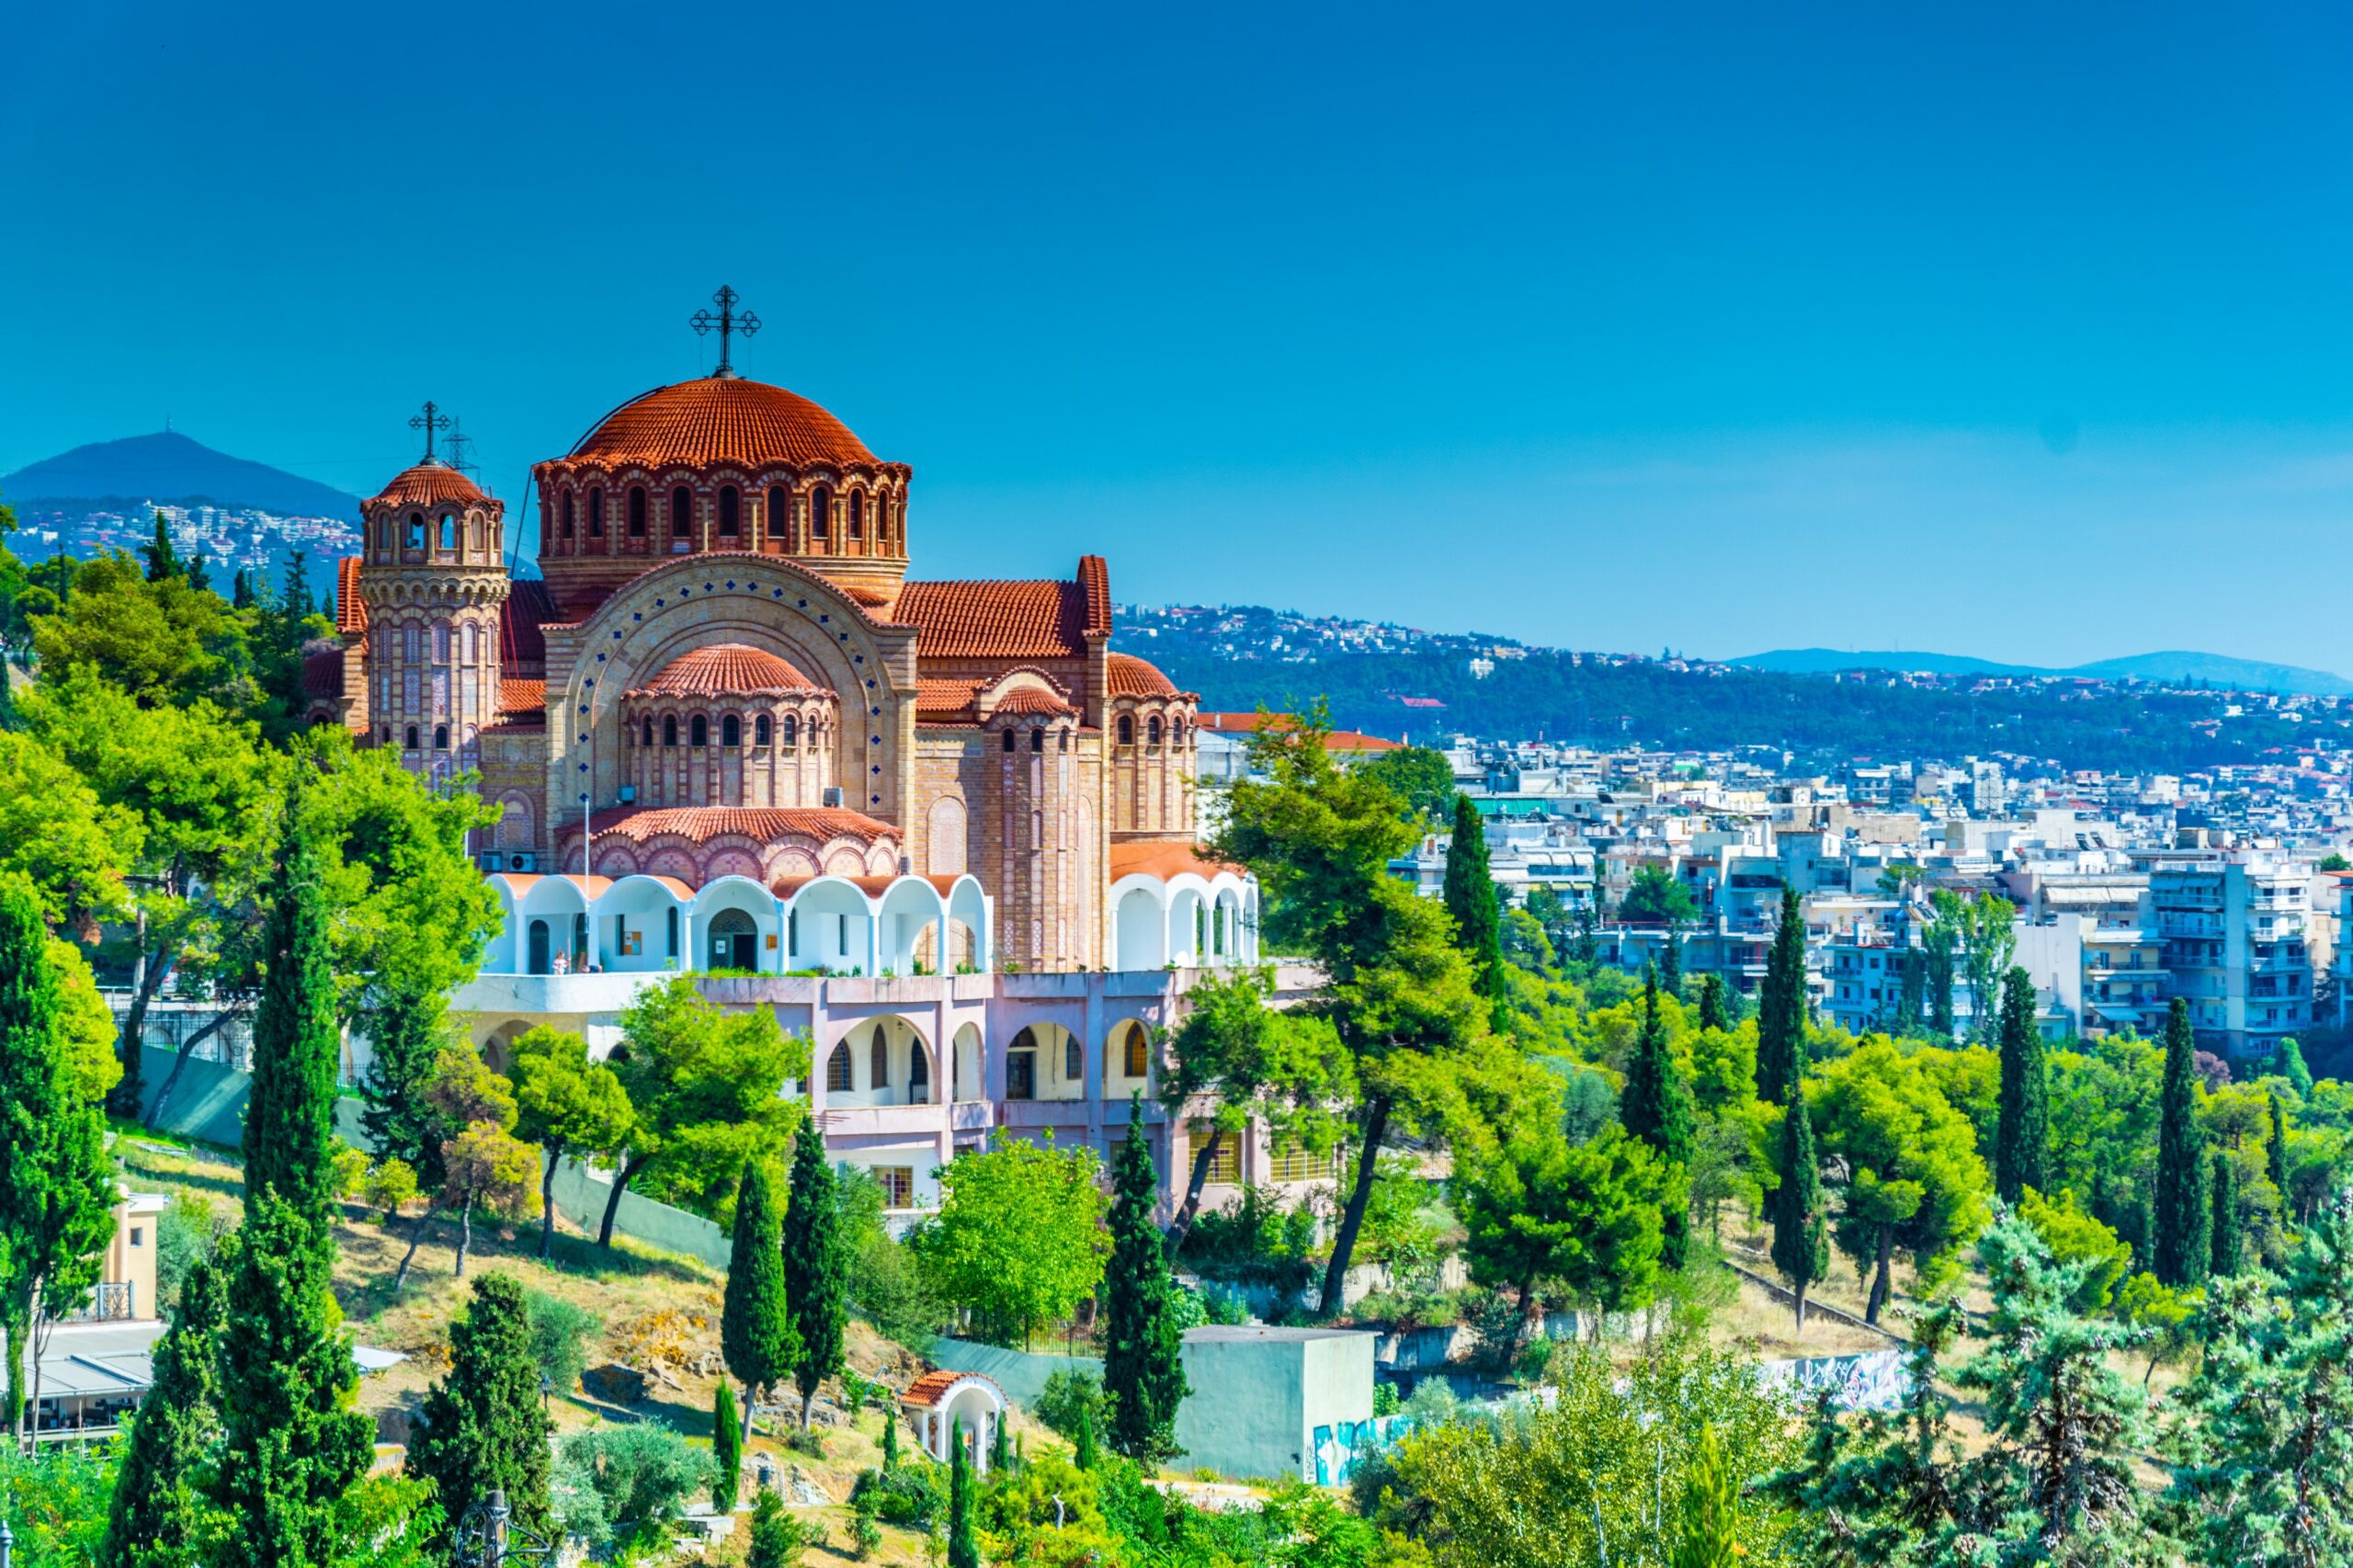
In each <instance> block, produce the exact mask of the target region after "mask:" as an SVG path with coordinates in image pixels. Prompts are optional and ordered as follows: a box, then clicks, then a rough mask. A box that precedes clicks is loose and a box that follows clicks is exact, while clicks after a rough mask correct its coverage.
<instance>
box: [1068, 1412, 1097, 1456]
mask: <svg viewBox="0 0 2353 1568" xmlns="http://www.w3.org/2000/svg"><path fill="white" fill-rule="evenodd" d="M1099 1457H1100V1456H1099V1455H1098V1454H1097V1451H1096V1448H1095V1407H1094V1406H1093V1405H1091V1404H1082V1405H1080V1406H1079V1407H1078V1430H1077V1431H1076V1432H1074V1433H1073V1434H1071V1440H1070V1462H1071V1463H1073V1464H1074V1465H1076V1466H1077V1467H1078V1468H1079V1469H1081V1470H1093V1469H1094V1468H1095V1461H1096V1460H1097V1458H1099Z"/></svg>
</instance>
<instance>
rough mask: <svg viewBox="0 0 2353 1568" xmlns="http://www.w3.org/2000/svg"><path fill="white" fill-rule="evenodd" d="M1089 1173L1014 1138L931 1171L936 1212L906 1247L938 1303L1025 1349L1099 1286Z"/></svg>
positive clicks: (1048, 1149) (1096, 1211)
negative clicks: (936, 1173) (1043, 1327)
mask: <svg viewBox="0 0 2353 1568" xmlns="http://www.w3.org/2000/svg"><path fill="white" fill-rule="evenodd" d="M1096 1172H1097V1162H1096V1159H1095V1156H1094V1155H1093V1154H1091V1153H1088V1152H1087V1151H1086V1150H1085V1149H1072V1150H1069V1151H1066V1152H1065V1151H1062V1150H1057V1149H1055V1148H1054V1147H1053V1146H1052V1144H1051V1142H1042V1143H1032V1142H1028V1141H1027V1140H1023V1139H1006V1140H1005V1141H1003V1142H1000V1143H998V1144H997V1146H996V1147H995V1148H992V1149H989V1150H986V1151H984V1152H976V1153H963V1154H959V1155H957V1156H956V1158H955V1159H953V1160H951V1161H949V1163H948V1165H946V1166H944V1167H942V1169H941V1171H940V1177H939V1179H940V1187H941V1189H942V1193H943V1196H942V1199H941V1201H940V1206H939V1212H938V1214H936V1215H934V1216H932V1217H931V1218H930V1219H929V1220H928V1221H926V1222H925V1223H924V1224H923V1226H922V1227H921V1228H920V1229H918V1230H917V1231H916V1232H915V1234H914V1236H913V1237H911V1238H910V1242H909V1244H910V1245H911V1246H912V1247H913V1248H914V1249H915V1257H916V1260H917V1262H918V1263H920V1264H921V1265H922V1267H923V1270H924V1273H925V1275H926V1277H927V1278H929V1279H930V1280H931V1281H932V1283H933V1286H934V1288H935V1289H936V1290H938V1292H939V1293H940V1295H941V1297H942V1298H943V1299H945V1300H946V1301H949V1302H952V1303H954V1304H955V1305H958V1306H961V1307H965V1308H968V1309H970V1310H971V1312H972V1314H973V1318H974V1320H975V1323H976V1325H977V1326H978V1327H979V1328H980V1329H981V1330H982V1331H983V1333H985V1334H988V1335H993V1336H995V1337H997V1338H999V1339H1001V1340H1004V1341H1006V1342H1008V1343H1012V1342H1018V1343H1022V1344H1025V1345H1026V1344H1027V1343H1028V1341H1029V1337H1030V1335H1031V1334H1032V1333H1033V1332H1034V1331H1035V1330H1036V1328H1037V1326H1038V1325H1039V1324H1041V1323H1051V1322H1054V1321H1057V1320H1059V1319H1061V1318H1063V1317H1066V1316H1068V1315H1069V1313H1070V1312H1072V1311H1073V1310H1074V1309H1075V1308H1076V1307H1077V1305H1078V1303H1079V1302H1081V1301H1085V1300H1086V1298H1087V1297H1088V1296H1090V1295H1092V1294H1094V1292H1095V1288H1096V1285H1097V1282H1098V1281H1099V1280H1100V1279H1101V1278H1103V1260H1104V1256H1105V1254H1106V1253H1107V1252H1108V1250H1109V1247H1110V1243H1109V1239H1108V1237H1107V1236H1105V1235H1104V1233H1103V1230H1102V1220H1103V1212H1104V1200H1103V1194H1102V1192H1101V1190H1100V1189H1099V1188H1098V1187H1097V1185H1096ZM789 1222H790V1216H788V1223H789ZM790 1253H791V1243H790V1239H789V1238H788V1240H787V1242H786V1255H787V1256H790ZM798 1304H799V1298H798V1297H797V1296H796V1298H795V1305H796V1306H797V1305H798Z"/></svg>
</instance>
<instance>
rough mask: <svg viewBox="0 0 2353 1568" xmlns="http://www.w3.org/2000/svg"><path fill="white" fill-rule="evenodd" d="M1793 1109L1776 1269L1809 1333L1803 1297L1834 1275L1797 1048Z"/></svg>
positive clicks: (1783, 1153) (1778, 1201) (1775, 1205)
mask: <svg viewBox="0 0 2353 1568" xmlns="http://www.w3.org/2000/svg"><path fill="white" fill-rule="evenodd" d="M1795 1065H1796V1071H1795V1074H1794V1075H1793V1077H1792V1078H1791V1081H1790V1088H1789V1106H1788V1110H1787V1112H1786V1113H1785V1114H1784V1115H1783V1117H1782V1118H1781V1146H1780V1156H1779V1160H1778V1161H1777V1162H1776V1165H1777V1167H1778V1169H1779V1173H1780V1178H1781V1181H1780V1185H1779V1187H1775V1188H1774V1189H1773V1196H1772V1199H1771V1214H1772V1221H1773V1267H1775V1268H1778V1269H1779V1270H1780V1272H1781V1278H1784V1279H1786V1280H1788V1281H1789V1283H1790V1290H1791V1292H1792V1293H1794V1295H1795V1296H1796V1298H1797V1301H1796V1306H1797V1327H1798V1332H1799V1333H1800V1334H1803V1333H1804V1332H1805V1293H1806V1290H1807V1289H1808V1287H1810V1286H1812V1285H1813V1282H1814V1281H1815V1280H1817V1279H1820V1278H1822V1277H1823V1276H1824V1274H1826V1273H1828V1272H1829V1270H1830V1232H1829V1226H1828V1223H1827V1221H1826V1220H1825V1217H1824V1207H1825V1206H1824V1202H1823V1198H1822V1168H1821V1165H1820V1162H1819V1161H1818V1160H1817V1158H1816V1156H1815V1154H1814V1149H1813V1112H1811V1111H1810V1110H1808V1109H1807V1108H1806V1103H1805V1083H1804V1074H1805V1047H1804V1045H1803V1044H1802V1043H1801V1044H1800V1045H1799V1046H1798V1059H1797V1062H1796V1064H1795Z"/></svg>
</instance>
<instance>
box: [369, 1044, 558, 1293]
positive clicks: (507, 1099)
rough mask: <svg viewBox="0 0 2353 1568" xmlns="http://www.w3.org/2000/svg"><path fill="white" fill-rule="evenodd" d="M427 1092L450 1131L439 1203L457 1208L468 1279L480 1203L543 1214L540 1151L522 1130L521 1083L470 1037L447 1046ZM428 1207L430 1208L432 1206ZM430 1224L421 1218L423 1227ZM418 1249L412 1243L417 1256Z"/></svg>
mask: <svg viewBox="0 0 2353 1568" xmlns="http://www.w3.org/2000/svg"><path fill="white" fill-rule="evenodd" d="M426 1098H427V1099H428V1100H429V1101H431V1103H432V1105H433V1107H434V1108H435V1109H437V1110H438V1111H439V1113H440V1116H441V1122H442V1125H443V1126H444V1127H445V1128H447V1129H448V1130H449V1131H448V1136H446V1137H445V1138H444V1139H443V1140H442V1142H441V1151H440V1169H441V1189H440V1192H439V1194H438V1207H440V1208H443V1209H450V1210H456V1211H457V1215H458V1254H457V1267H456V1275H457V1277H458V1278H464V1277H465V1272H466V1258H467V1256H469V1254H471V1252H472V1249H473V1236H474V1210H475V1209H476V1208H477V1207H482V1208H487V1209H490V1210H494V1212H498V1213H503V1214H507V1215H511V1216H513V1217H514V1218H516V1219H518V1220H528V1219H530V1218H533V1217H534V1215H535V1214H536V1211H537V1208H536V1206H537V1204H538V1202H539V1196H540V1195H539V1184H538V1181H537V1179H536V1178H537V1177H538V1176H539V1174H540V1161H539V1154H538V1153H537V1151H535V1150H534V1149H533V1148H532V1147H531V1146H530V1145H529V1144H528V1143H526V1142H523V1141H522V1140H521V1139H519V1138H517V1137H516V1136H515V1124H516V1119H517V1112H516V1108H515V1090H514V1087H513V1085H509V1084H508V1083H507V1081H506V1079H505V1078H504V1077H502V1076H500V1075H499V1074H496V1073H494V1072H493V1071H492V1070H491V1067H490V1064H489V1063H488V1062H484V1061H483V1059H482V1058H481V1057H480V1056H477V1055H476V1054H474V1050H473V1047H472V1046H470V1045H468V1044H466V1043H464V1042H463V1041H461V1040H452V1041H450V1042H449V1043H448V1044H445V1045H444V1046H443V1047H442V1048H441V1054H440V1056H439V1057H438V1059H437V1061H436V1062H435V1070H434V1077H433V1083H432V1085H431V1087H429V1088H428V1089H427V1090H426ZM426 1211H427V1212H428V1213H430V1212H431V1208H430V1207H428V1209H427V1210H426ZM422 1229H423V1225H422V1221H420V1223H419V1231H420V1233H421V1232H422ZM415 1250H416V1249H415V1245H414V1244H412V1245H411V1247H410V1249H409V1251H410V1255H411V1256H415ZM407 1268H408V1263H407V1260H406V1259H404V1260H403V1261H402V1264H401V1269H402V1272H403V1273H404V1274H405V1273H406V1271H407Z"/></svg>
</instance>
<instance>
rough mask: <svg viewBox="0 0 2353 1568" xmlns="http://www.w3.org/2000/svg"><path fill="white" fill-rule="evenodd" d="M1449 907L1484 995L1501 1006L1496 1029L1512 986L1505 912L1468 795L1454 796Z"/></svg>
mask: <svg viewBox="0 0 2353 1568" xmlns="http://www.w3.org/2000/svg"><path fill="white" fill-rule="evenodd" d="M1445 893H1446V912H1447V913H1448V914H1449V915H1453V916H1454V934H1455V940H1456V941H1457V942H1459V943H1461V948H1462V951H1463V953H1464V954H1465V955H1466V956H1467V957H1468V958H1469V959H1470V960H1471V970H1472V975H1473V977H1474V979H1475V981H1476V983H1477V984H1478V987H1479V994H1481V995H1483V996H1484V997H1486V998H1487V1001H1488V1003H1489V1004H1490V1005H1491V1006H1494V1007H1495V1009H1496V1012H1495V1017H1496V1019H1497V1023H1496V1026H1495V1027H1496V1028H1503V1027H1504V1025H1503V1022H1502V1020H1504V1019H1506V1017H1508V1016H1509V1012H1508V1005H1509V1003H1510V1000H1511V988H1510V986H1509V985H1508V984H1507V983H1506V981H1505V978H1504V946H1503V911H1502V908H1501V906H1500V905H1499V904H1498V903H1497V902H1496V899H1495V873H1494V872H1493V871H1491V870H1490V869H1488V863H1487V830H1486V825H1485V824H1483V822H1481V820H1480V818H1479V808H1478V807H1477V806H1476V805H1475V804H1473V803H1472V800H1471V797H1470V796H1468V795H1457V796H1455V797H1454V832H1453V835H1452V836H1451V837H1449V839H1448V840H1447V848H1446V888H1445Z"/></svg>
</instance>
